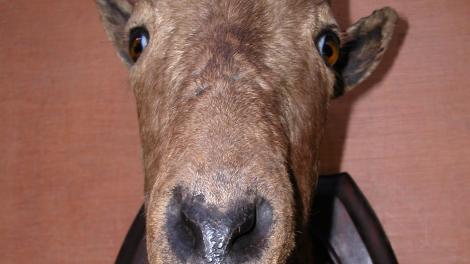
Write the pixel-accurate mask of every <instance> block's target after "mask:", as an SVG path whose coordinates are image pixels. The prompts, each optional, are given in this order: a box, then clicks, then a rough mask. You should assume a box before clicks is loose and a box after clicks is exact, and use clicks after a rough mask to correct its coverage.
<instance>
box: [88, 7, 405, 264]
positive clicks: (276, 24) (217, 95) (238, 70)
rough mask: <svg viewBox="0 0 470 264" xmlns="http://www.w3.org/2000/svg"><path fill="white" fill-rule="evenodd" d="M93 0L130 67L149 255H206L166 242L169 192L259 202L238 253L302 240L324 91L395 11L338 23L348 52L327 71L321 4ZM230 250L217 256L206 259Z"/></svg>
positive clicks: (154, 258)
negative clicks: (255, 239)
mask: <svg viewBox="0 0 470 264" xmlns="http://www.w3.org/2000/svg"><path fill="white" fill-rule="evenodd" d="M97 3H98V6H99V7H100V10H101V12H102V18H103V21H104V23H105V26H106V29H107V32H108V35H109V36H110V37H111V39H112V40H113V42H114V44H115V46H116V47H117V49H118V52H119V54H120V55H121V57H122V58H123V60H124V61H126V62H127V63H129V65H130V71H129V72H130V73H129V76H130V83H131V86H132V87H133V89H134V93H135V97H136V100H137V107H138V118H139V125H140V135H141V141H142V150H143V160H144V168H145V205H146V216H147V249H148V254H149V260H150V263H179V262H184V261H186V262H210V261H209V259H208V257H207V256H201V257H200V258H199V257H193V256H190V257H188V258H187V259H182V257H181V256H180V255H179V254H178V252H176V253H175V248H174V246H172V245H171V243H170V242H169V241H171V239H172V238H171V236H172V234H171V233H172V232H169V231H168V214H169V212H170V211H171V210H170V209H171V208H172V207H171V206H170V205H169V204H171V203H172V201H173V200H172V199H173V198H172V197H174V193H175V190H176V189H178V190H182V192H183V194H182V195H183V196H184V197H189V198H188V199H195V197H204V199H203V200H204V201H203V203H204V205H205V206H206V205H207V206H208V207H209V208H216V209H214V210H216V211H218V212H221V214H225V213H228V212H231V210H232V209H233V208H232V207H233V204H234V203H237V201H244V202H246V203H256V201H258V200H259V199H261V198H262V199H264V200H265V201H266V202H267V203H268V204H269V206H270V207H271V208H272V224H271V225H270V228H269V233H268V236H267V237H266V238H265V239H264V240H263V241H264V244H263V246H262V247H260V248H261V250H260V252H258V253H257V254H256V256H255V257H253V258H250V259H248V260H246V261H245V262H251V263H285V262H286V261H287V258H288V257H289V256H291V255H292V252H293V250H294V247H295V244H296V243H295V241H296V239H297V240H298V241H305V240H308V238H307V237H302V236H301V235H298V236H296V235H295V234H296V231H299V232H297V233H301V232H302V233H307V232H304V231H305V230H307V226H306V224H307V223H308V219H309V208H310V204H311V197H312V195H313V190H314V189H315V184H316V180H317V164H318V148H319V143H320V140H321V138H322V134H323V127H324V126H325V121H326V120H325V119H326V111H327V106H328V102H329V98H331V97H332V96H333V95H334V94H336V93H335V90H334V87H335V85H336V87H337V86H338V82H340V84H342V85H344V86H345V87H343V88H344V89H350V88H351V87H353V86H355V85H356V84H357V83H358V82H360V81H362V80H363V79H364V78H365V77H366V76H367V75H368V74H369V73H370V71H372V70H373V68H374V67H375V66H376V64H377V62H378V60H379V59H380V57H381V55H382V53H383V51H384V49H385V48H386V46H387V44H388V41H389V40H390V36H391V32H392V31H393V24H394V21H395V20H396V16H395V14H394V12H393V11H391V10H390V9H383V10H381V11H379V12H377V13H375V14H374V15H373V16H372V18H371V19H364V20H363V21H360V22H359V24H356V25H355V26H354V28H352V29H351V30H350V31H348V33H349V35H346V36H343V39H344V40H345V43H343V44H344V45H345V47H346V48H345V51H348V54H353V55H354V56H355V57H347V56H348V55H347V54H344V56H345V58H347V60H346V59H345V60H344V61H342V62H341V64H338V65H339V66H338V68H332V67H328V66H327V65H326V64H325V62H324V61H323V59H322V57H321V56H320V54H319V53H318V50H317V47H316V45H315V39H316V37H317V35H318V34H320V33H321V32H322V31H323V30H324V29H325V28H332V30H333V31H336V30H337V26H336V23H335V20H334V19H333V17H332V14H331V11H330V9H329V6H328V4H327V3H326V2H322V1H275V0H272V1H269V0H265V1H249V0H225V1H210V0H206V1H192V0H184V1H174V0H158V1H150V0H149V1H138V2H137V3H131V4H129V3H128V2H126V1H122V0H98V1H97ZM136 26H143V27H145V28H146V29H147V30H148V32H149V35H150V42H149V45H148V46H147V47H146V48H145V50H144V52H143V53H142V55H141V56H140V58H139V59H138V60H137V62H136V63H135V64H132V63H131V62H130V60H129V56H128V55H127V53H126V52H127V46H128V42H127V39H128V32H129V31H130V30H131V29H132V28H134V27H136ZM374 30H375V31H374ZM372 31H374V32H375V33H374V34H367V33H368V32H372ZM355 33H357V34H355ZM359 33H360V34H359ZM374 41H375V42H374ZM364 43H368V44H367V45H365V44H364ZM354 63H355V64H354ZM339 75H341V76H339ZM342 76H345V78H342ZM336 95H337V94H336ZM169 208H170V209H169ZM169 210H170V211H169ZM297 244H299V243H297ZM308 245H309V242H308V241H307V242H305V244H304V245H297V250H296V251H295V252H296V254H297V255H300V254H303V253H304V251H306V252H308V251H310V250H309V249H308V248H307V249H305V248H306V247H307V246H308ZM302 246H303V248H302ZM211 254H212V253H211ZM294 257H295V256H292V258H291V260H294ZM234 259H237V258H231V257H227V258H223V257H220V258H219V257H217V256H216V258H215V260H214V261H215V262H214V263H226V262H227V263H232V262H236V261H235V260H234ZM302 260H303V261H306V262H304V263H307V262H308V261H309V256H307V255H302Z"/></svg>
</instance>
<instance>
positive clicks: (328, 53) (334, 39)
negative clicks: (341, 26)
mask: <svg viewBox="0 0 470 264" xmlns="http://www.w3.org/2000/svg"><path fill="white" fill-rule="evenodd" d="M317 48H318V51H319V52H320V55H321V56H322V57H323V59H324V60H325V62H326V64H327V65H328V66H333V65H335V63H336V62H337V61H338V59H339V55H340V48H339V38H338V36H337V35H336V34H335V33H333V32H331V31H326V32H324V33H322V34H321V35H320V37H318V38H317Z"/></svg>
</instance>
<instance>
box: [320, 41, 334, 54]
mask: <svg viewBox="0 0 470 264" xmlns="http://www.w3.org/2000/svg"><path fill="white" fill-rule="evenodd" d="M322 53H323V56H325V57H331V56H333V53H334V51H333V49H332V48H331V44H330V43H326V44H325V45H324V46H323V50H322Z"/></svg>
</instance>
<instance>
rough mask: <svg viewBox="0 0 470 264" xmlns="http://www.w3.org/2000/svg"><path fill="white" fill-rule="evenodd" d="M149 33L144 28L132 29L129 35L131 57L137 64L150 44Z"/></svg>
mask: <svg viewBox="0 0 470 264" xmlns="http://www.w3.org/2000/svg"><path fill="white" fill-rule="evenodd" d="M149 40H150V38H149V32H148V31H147V30H146V29H145V28H143V27H136V28H133V29H131V32H130V34H129V56H130V57H131V59H132V60H133V61H134V62H136V61H137V59H138V58H139V57H140V54H142V52H143V51H144V49H145V47H146V46H147V45H148V43H149Z"/></svg>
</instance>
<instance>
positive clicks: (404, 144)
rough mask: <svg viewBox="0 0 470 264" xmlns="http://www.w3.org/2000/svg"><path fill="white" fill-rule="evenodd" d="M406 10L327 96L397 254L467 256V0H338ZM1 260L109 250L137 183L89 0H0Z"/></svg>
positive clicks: (330, 140)
mask: <svg viewBox="0 0 470 264" xmlns="http://www.w3.org/2000/svg"><path fill="white" fill-rule="evenodd" d="M333 3H334V5H335V10H336V14H337V15H338V16H341V18H340V19H339V21H340V23H341V24H342V25H343V26H345V25H349V24H350V23H351V22H352V21H354V20H355V19H357V18H359V17H361V16H363V15H368V14H369V13H370V12H371V11H372V10H373V8H375V7H381V6H384V5H390V6H393V7H395V8H396V9H397V10H398V11H399V12H400V14H401V17H402V20H401V21H400V23H399V26H398V30H397V35H396V37H395V39H394V40H393V46H392V48H391V52H389V53H388V54H387V55H386V57H385V63H384V64H382V65H381V66H380V67H379V69H378V74H376V75H375V76H374V77H373V78H372V79H371V80H369V81H367V83H365V84H364V85H362V86H361V87H359V88H357V90H355V91H354V92H352V93H351V94H349V95H347V96H345V97H344V98H341V99H338V100H336V101H335V102H333V103H332V105H331V115H330V123H329V126H328V136H327V139H326V140H325V144H324V147H323V153H322V154H323V155H322V156H323V163H322V171H323V172H337V171H348V172H350V173H351V174H352V176H353V177H354V178H355V179H356V181H357V182H358V184H359V185H360V187H361V188H362V189H363V191H364V192H365V194H366V196H367V197H368V199H369V201H370V202H371V204H372V206H373V207H374V209H375V210H376V212H377V214H378V216H379V218H380V219H381V221H382V223H383V225H384V227H385V229H386V231H387V233H388V235H389V237H390V239H391V242H392V244H393V246H394V248H395V250H396V253H397V256H398V259H399V260H400V262H401V263H468V262H469V261H470V250H468V249H470V206H469V204H470V176H469V175H467V174H468V173H469V172H470V136H469V135H470V103H469V100H470V87H467V86H468V85H469V84H470V73H468V70H467V67H466V66H467V64H468V63H469V62H470V61H469V60H470V53H469V52H470V49H469V44H468V43H470V23H469V22H468V18H469V14H470V2H469V1H467V0H452V1H441V0H415V1H410V0H400V1H392V0H362V1H359V0H349V1H348V0H343V1H339V0H338V1H334V0H333ZM0 36H1V41H0V122H1V127H0V149H1V155H0V210H1V212H0V256H1V259H2V260H1V261H0V262H1V263H112V262H113V260H114V258H115V256H116V254H117V251H118V249H119V247H120V245H121V242H122V239H123V237H124V235H125V233H126V232H127V228H128V227H129V225H130V223H131V221H132V219H133V217H134V214H135V213H136V212H137V209H138V208H139V206H140V204H141V202H142V199H143V196H142V185H143V180H142V170H141V165H140V153H139V139H138V134H137V122H136V113H135V109H134V108H135V106H134V101H133V95H132V92H131V90H130V89H129V88H128V87H127V84H126V69H125V67H124V66H123V65H121V63H120V61H119V60H118V58H117V57H116V56H115V54H114V51H113V50H112V49H111V45H110V43H109V41H107V39H106V38H105V35H104V32H103V30H102V28H101V25H100V23H99V20H98V17H97V12H96V11H95V8H94V5H93V1H91V0H89V1H64V0H62V1H52V0H42V1H26V0H17V1H0Z"/></svg>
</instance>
